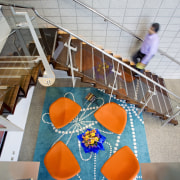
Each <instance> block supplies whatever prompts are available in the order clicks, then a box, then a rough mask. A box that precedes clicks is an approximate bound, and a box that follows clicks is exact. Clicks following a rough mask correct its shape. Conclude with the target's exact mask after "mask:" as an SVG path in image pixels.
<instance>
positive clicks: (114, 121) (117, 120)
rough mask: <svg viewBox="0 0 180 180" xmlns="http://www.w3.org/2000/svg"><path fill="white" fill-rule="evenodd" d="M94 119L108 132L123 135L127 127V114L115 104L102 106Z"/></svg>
mask: <svg viewBox="0 0 180 180" xmlns="http://www.w3.org/2000/svg"><path fill="white" fill-rule="evenodd" d="M94 117H95V118H96V119H97V121H98V122H99V123H100V124H102V125H103V126H104V127H105V128H107V129H108V130H110V131H112V132H114V133H117V134H121V133H122V132H123V130H124V128H125V126H126V122H127V113H126V111H125V109H124V108H122V107H121V106H119V105H118V104H116V103H114V102H110V103H107V104H104V105H103V106H101V107H100V108H99V109H98V110H97V111H96V112H95V113H94Z"/></svg>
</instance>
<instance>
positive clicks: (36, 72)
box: [31, 63, 41, 84]
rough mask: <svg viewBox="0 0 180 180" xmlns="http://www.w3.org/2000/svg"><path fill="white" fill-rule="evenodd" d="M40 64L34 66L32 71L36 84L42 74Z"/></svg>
mask: <svg viewBox="0 0 180 180" xmlns="http://www.w3.org/2000/svg"><path fill="white" fill-rule="evenodd" d="M40 66H41V63H39V64H38V65H37V66H36V67H34V68H33V69H32V71H31V76H32V78H33V81H34V83H35V84H36V83H37V79H38V76H39V74H40Z"/></svg>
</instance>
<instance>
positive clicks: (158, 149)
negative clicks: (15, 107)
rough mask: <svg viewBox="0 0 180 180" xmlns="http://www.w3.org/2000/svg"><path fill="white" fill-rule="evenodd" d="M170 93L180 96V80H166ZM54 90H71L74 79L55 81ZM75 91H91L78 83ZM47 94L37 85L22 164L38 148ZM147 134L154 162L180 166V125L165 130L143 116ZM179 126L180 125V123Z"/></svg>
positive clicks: (148, 115) (146, 115)
mask: <svg viewBox="0 0 180 180" xmlns="http://www.w3.org/2000/svg"><path fill="white" fill-rule="evenodd" d="M166 85H167V87H168V89H169V90H171V91H173V92H174V93H175V94H177V95H179V96H180V90H179V88H180V79H179V80H166ZM53 86H55V87H70V86H72V81H71V79H67V78H66V79H56V82H55V84H54V85H53ZM76 87H91V85H90V84H88V83H81V82H80V80H79V79H77V81H76ZM45 94H46V87H43V86H41V85H40V84H39V83H38V84H37V85H36V87H35V90H34V94H33V97H32V101H31V105H30V109H29V114H28V119H27V123H26V128H25V132H24V137H23V141H22V145H21V150H20V154H19V159H18V160H19V161H32V160H33V155H34V150H35V146H36V140H37V134H38V130H39V123H40V120H41V113H42V108H43V104H44V99H45ZM143 117H144V121H145V130H146V137H147V143H148V148H149V154H150V159H151V162H180V151H179V149H180V124H179V125H177V126H174V125H171V124H168V125H167V126H165V127H163V128H162V127H161V126H162V123H163V122H162V120H160V119H159V118H157V117H155V116H153V115H152V114H150V113H147V112H143ZM179 123H180V122H179Z"/></svg>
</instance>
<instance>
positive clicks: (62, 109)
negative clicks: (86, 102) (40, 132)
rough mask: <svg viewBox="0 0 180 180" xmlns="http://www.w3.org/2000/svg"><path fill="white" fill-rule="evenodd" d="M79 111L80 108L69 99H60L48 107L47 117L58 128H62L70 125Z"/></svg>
mask: <svg viewBox="0 0 180 180" xmlns="http://www.w3.org/2000/svg"><path fill="white" fill-rule="evenodd" d="M80 111H81V106H80V105H79V104H77V103H76V102H74V101H72V100H71V99H69V98H66V97H61V98H59V99H57V100H56V101H55V102H53V103H52V104H51V106H50V107H49V116H50V119H51V121H52V123H53V124H54V126H55V127H56V128H57V129H58V128H62V127H64V126H66V125H67V124H68V123H70V122H71V121H72V120H73V119H74V118H75V117H76V116H77V115H78V114H79V112H80Z"/></svg>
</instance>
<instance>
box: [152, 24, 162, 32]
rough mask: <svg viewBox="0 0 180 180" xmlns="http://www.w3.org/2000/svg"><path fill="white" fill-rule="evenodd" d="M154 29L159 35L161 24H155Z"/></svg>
mask: <svg viewBox="0 0 180 180" xmlns="http://www.w3.org/2000/svg"><path fill="white" fill-rule="evenodd" d="M152 27H153V28H154V31H155V32H156V33H157V32H158V31H159V28H160V25H159V23H153V24H152Z"/></svg>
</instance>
